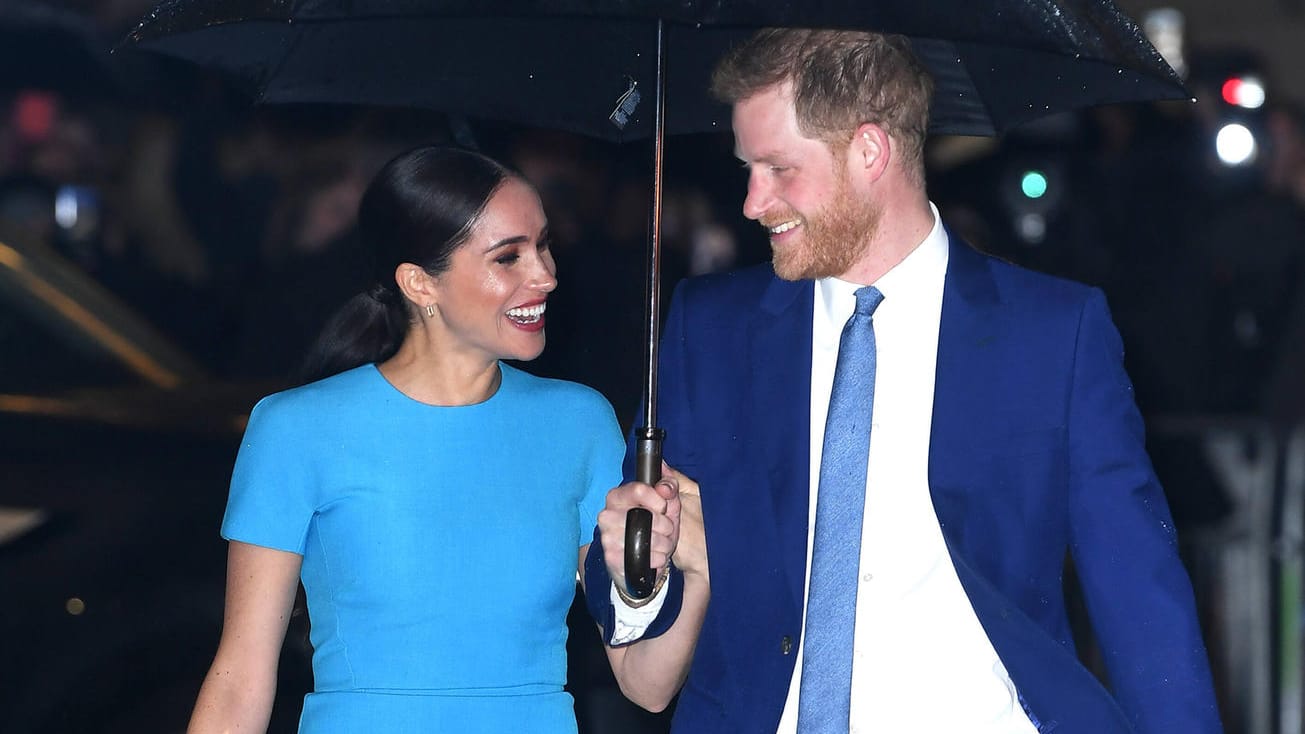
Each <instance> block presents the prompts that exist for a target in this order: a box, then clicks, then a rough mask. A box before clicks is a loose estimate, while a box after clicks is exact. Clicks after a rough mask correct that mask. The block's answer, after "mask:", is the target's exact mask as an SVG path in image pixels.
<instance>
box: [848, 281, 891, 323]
mask: <svg viewBox="0 0 1305 734" xmlns="http://www.w3.org/2000/svg"><path fill="white" fill-rule="evenodd" d="M883 300H884V294H882V293H880V292H879V289H878V288H876V287H874V286H872V285H867V286H864V287H862V288H857V289H856V308H855V309H854V310H855V311H856V313H858V314H860V315H861V316H872V315H874V312H875V309H876V308H879V304H880V303H882V302H883Z"/></svg>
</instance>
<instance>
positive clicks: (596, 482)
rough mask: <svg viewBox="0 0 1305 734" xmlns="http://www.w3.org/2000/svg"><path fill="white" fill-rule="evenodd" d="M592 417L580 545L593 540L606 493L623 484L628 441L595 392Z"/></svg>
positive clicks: (613, 416) (603, 399)
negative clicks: (622, 470) (622, 469)
mask: <svg viewBox="0 0 1305 734" xmlns="http://www.w3.org/2000/svg"><path fill="white" fill-rule="evenodd" d="M590 415H591V418H590V421H589V426H588V430H589V431H590V432H591V433H590V436H589V438H590V441H589V447H590V450H589V471H588V472H587V475H588V480H589V481H588V486H587V487H586V488H585V493H584V496H583V497H581V499H580V538H579V545H581V546H583V545H585V544H586V543H589V542H590V541H591V540H593V537H594V527H595V526H596V525H597V524H598V513H599V512H600V511H601V510H602V509H603V505H605V504H606V502H607V492H608V491H609V490H611V489H612V488H613V487H616V486H618V485H619V484H620V483H621V462H622V461H623V460H624V459H625V439H624V438H622V436H621V427H620V425H619V424H618V423H617V422H616V413H615V412H614V411H613V410H612V406H611V404H610V403H608V402H607V399H606V398H603V397H602V396H601V395H599V394H597V393H594V409H593V410H592V411H591V413H590Z"/></svg>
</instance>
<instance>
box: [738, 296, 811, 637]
mask: <svg viewBox="0 0 1305 734" xmlns="http://www.w3.org/2000/svg"><path fill="white" fill-rule="evenodd" d="M813 288H814V284H813V282H812V281H809V280H804V281H797V282H791V281H784V280H780V279H779V278H774V279H773V280H772V282H771V284H770V286H769V287H768V288H767V290H766V291H765V293H764V294H763V296H762V299H761V303H760V308H758V309H757V310H756V312H755V313H756V318H755V319H754V320H753V322H752V328H751V343H750V362H751V374H752V385H751V388H750V390H751V392H750V396H751V399H750V400H749V405H751V406H752V408H753V410H754V411H755V412H754V413H753V416H752V420H751V421H750V425H749V428H750V429H751V430H752V431H753V432H754V434H755V435H754V440H755V441H756V450H755V453H752V455H753V456H756V457H758V459H759V461H760V466H759V467H758V468H759V469H760V478H761V479H762V480H763V484H764V485H765V489H764V490H763V492H762V494H763V495H764V497H761V498H759V499H761V500H762V501H764V502H769V503H770V505H771V506H770V508H769V512H767V513H766V516H768V517H769V518H771V519H772V520H773V522H774V523H775V525H774V532H775V534H776V536H775V537H776V541H777V545H775V546H774V547H776V548H784V549H786V550H787V549H790V548H792V549H800V550H799V552H786V553H784V554H782V560H781V564H782V570H783V572H784V574H785V576H786V577H787V578H786V581H787V584H786V586H787V588H788V589H789V590H790V592H791V593H792V602H793V604H794V609H797V610H798V611H799V613H800V610H801V608H802V596H803V590H802V585H803V583H804V581H805V580H806V547H807V518H808V512H809V510H808V503H809V501H810V488H809V483H810V474H809V472H810V469H809V466H810V453H811V452H810V444H809V438H808V437H809V435H810V431H811V401H810V395H811V309H812V303H813V296H814V291H813ZM750 453H751V452H750Z"/></svg>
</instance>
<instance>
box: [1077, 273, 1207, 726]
mask: <svg viewBox="0 0 1305 734" xmlns="http://www.w3.org/2000/svg"><path fill="white" fill-rule="evenodd" d="M1143 434H1144V432H1143V425H1142V418H1141V415H1140V414H1139V412H1138V410H1137V407H1136V404H1135V402H1134V398H1133V388H1132V384H1131V383H1130V381H1129V379H1128V376H1127V375H1126V374H1125V372H1124V367H1123V345H1122V342H1121V340H1120V337H1119V333H1118V332H1117V331H1116V329H1115V327H1114V324H1113V323H1112V322H1111V319H1110V314H1109V310H1108V308H1107V307H1106V304H1105V299H1104V297H1103V296H1102V294H1101V292H1100V291H1097V290H1093V291H1092V294H1091V296H1090V297H1089V298H1088V300H1087V302H1086V303H1085V305H1084V308H1083V311H1082V313H1081V316H1080V322H1079V331H1078V343H1077V346H1076V352H1075V360H1074V370H1073V385H1072V389H1071V394H1070V396H1069V441H1070V452H1069V455H1070V457H1071V458H1070V466H1069V472H1070V476H1069V484H1070V496H1069V502H1070V507H1069V517H1070V548H1071V552H1072V554H1073V559H1074V563H1075V568H1076V570H1077V571H1078V574H1079V578H1080V582H1081V584H1082V587H1083V592H1084V596H1085V598H1086V601H1087V606H1088V612H1089V615H1090V617H1091V620H1092V626H1093V630H1094V632H1095V633H1096V636H1097V640H1098V643H1099V644H1100V646H1101V650H1102V653H1103V655H1104V657H1105V662H1106V665H1107V669H1108V672H1109V675H1110V682H1111V687H1112V688H1113V690H1114V694H1115V697H1116V699H1117V700H1118V701H1119V703H1120V705H1121V706H1122V708H1123V709H1124V711H1125V713H1126V714H1127V715H1128V717H1129V719H1130V720H1131V721H1132V722H1133V726H1134V727H1135V728H1136V730H1137V732H1138V734H1206V733H1213V732H1219V731H1221V727H1220V724H1219V716H1218V711H1217V708H1216V705H1215V699H1214V691H1213V686H1212V684H1211V679H1210V671H1209V663H1208V660H1207V657H1206V652H1205V646H1204V643H1203V641H1202V638H1201V631H1200V628H1199V625H1198V623H1197V616H1196V608H1195V603H1194V600H1193V596H1192V589H1191V582H1190V581H1189V580H1188V577H1187V573H1186V571H1185V569H1184V568H1183V565H1182V563H1181V561H1180V560H1179V557H1178V548H1177V538H1176V535H1175V532H1174V525H1173V520H1172V518H1171V517H1170V513H1169V508H1168V505H1167V503H1166V501H1165V497H1164V493H1163V491H1162V489H1161V487H1160V483H1159V481H1158V480H1157V479H1156V476H1155V473H1154V471H1153V470H1152V468H1151V463H1150V460H1149V458H1148V457H1147V455H1146V451H1145V447H1144V446H1145V438H1144V435H1143Z"/></svg>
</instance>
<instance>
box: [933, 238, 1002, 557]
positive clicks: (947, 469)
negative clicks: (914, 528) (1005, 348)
mask: <svg viewBox="0 0 1305 734" xmlns="http://www.w3.org/2000/svg"><path fill="white" fill-rule="evenodd" d="M948 240H949V241H950V250H949V255H948V260H947V276H946V280H945V281H944V283H943V304H942V318H941V322H940V324H939V331H938V364H937V370H936V375H935V381H934V394H933V427H932V429H931V433H930V438H929V484H930V486H933V487H936V486H964V485H965V484H967V482H966V478H965V477H962V476H957V473H958V472H962V471H964V469H963V468H961V467H959V466H957V465H956V463H955V462H954V461H953V458H954V457H955V456H956V455H957V451H956V450H955V448H954V447H964V446H968V445H969V444H970V442H971V433H972V432H973V431H975V430H981V427H982V426H985V425H987V421H985V420H984V415H983V413H984V411H986V410H987V408H986V407H984V401H985V400H987V399H988V388H987V387H986V386H988V385H991V384H992V382H991V379H992V375H991V369H990V367H991V365H992V360H991V359H990V355H991V352H992V350H993V349H995V348H997V347H998V346H999V344H1000V342H1001V334H1002V332H1003V330H1004V328H1005V324H1003V322H1002V319H1001V318H1000V317H999V315H998V311H999V306H1000V295H999V293H998V291H997V285H996V283H995V281H994V280H993V277H992V273H991V271H990V270H989V269H988V262H987V260H986V258H985V257H984V256H983V255H981V254H979V253H978V252H977V251H975V250H974V249H973V248H971V247H970V245H969V244H967V243H966V242H965V241H963V240H961V239H960V238H959V237H957V236H955V235H954V234H952V233H951V232H948ZM933 498H934V509H935V511H936V512H937V514H938V520H939V521H940V522H941V523H942V526H943V531H944V533H945V534H947V532H948V531H949V529H955V528H956V527H958V525H957V524H956V523H957V522H958V521H959V520H960V518H959V514H960V511H961V508H954V507H951V506H950V505H948V504H947V502H946V500H945V498H942V497H940V496H939V493H938V492H934V493H933Z"/></svg>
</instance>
